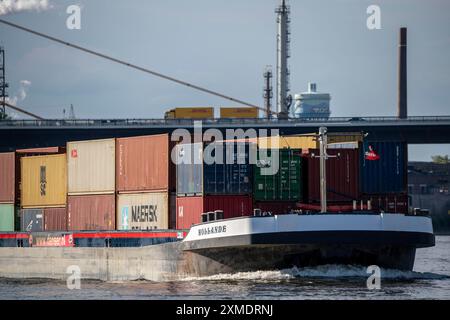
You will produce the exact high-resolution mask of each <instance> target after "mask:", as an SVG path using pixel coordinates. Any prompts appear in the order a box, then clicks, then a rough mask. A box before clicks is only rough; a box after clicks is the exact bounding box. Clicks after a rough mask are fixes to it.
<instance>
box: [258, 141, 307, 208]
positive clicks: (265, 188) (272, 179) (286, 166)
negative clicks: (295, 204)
mask: <svg viewBox="0 0 450 320" xmlns="http://www.w3.org/2000/svg"><path fill="white" fill-rule="evenodd" d="M267 156H268V158H267V159H265V158H264V156H263V155H261V154H260V153H258V161H257V164H256V165H255V168H254V183H255V185H254V199H255V201H301V200H302V194H303V189H302V162H303V161H302V157H301V150H300V149H280V150H279V170H278V172H276V173H275V174H272V175H262V174H261V171H262V168H264V167H266V168H267V167H268V166H270V165H271V164H270V163H271V161H270V157H271V151H270V150H267Z"/></svg>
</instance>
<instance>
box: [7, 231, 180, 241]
mask: <svg viewBox="0 0 450 320" xmlns="http://www.w3.org/2000/svg"><path fill="white" fill-rule="evenodd" d="M186 235H187V233H186V232H183V238H184V237H186ZM73 237H74V238H79V239H86V238H100V239H102V238H125V239H136V238H177V237H178V233H177V232H139V233H127V232H120V233H116V232H114V233H94V232H92V233H73ZM28 238H29V235H28V234H24V233H22V234H20V233H6V234H1V233H0V239H28Z"/></svg>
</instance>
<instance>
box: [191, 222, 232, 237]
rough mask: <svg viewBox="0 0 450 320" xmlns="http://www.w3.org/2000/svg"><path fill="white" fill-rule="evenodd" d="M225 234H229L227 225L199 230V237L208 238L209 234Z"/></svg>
mask: <svg viewBox="0 0 450 320" xmlns="http://www.w3.org/2000/svg"><path fill="white" fill-rule="evenodd" d="M225 232H227V226H226V225H223V226H216V227H208V228H201V229H198V235H199V236H206V235H208V234H217V233H225Z"/></svg>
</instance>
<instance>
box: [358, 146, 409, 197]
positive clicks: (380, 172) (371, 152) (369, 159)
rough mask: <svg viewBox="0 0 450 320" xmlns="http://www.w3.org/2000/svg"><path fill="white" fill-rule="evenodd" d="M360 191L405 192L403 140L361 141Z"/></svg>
mask: <svg viewBox="0 0 450 320" xmlns="http://www.w3.org/2000/svg"><path fill="white" fill-rule="evenodd" d="M360 167H361V193H363V194H382V193H405V192H406V191H407V190H406V189H407V154H406V148H405V143H404V142H372V141H366V142H364V143H363V148H362V152H361V153H360Z"/></svg>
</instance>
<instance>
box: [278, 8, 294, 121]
mask: <svg viewBox="0 0 450 320" xmlns="http://www.w3.org/2000/svg"><path fill="white" fill-rule="evenodd" d="M275 12H276V13H277V23H278V37H277V111H278V113H279V115H278V117H279V118H284V119H286V118H288V115H289V107H290V105H291V104H292V97H291V96H289V95H288V92H289V69H288V63H287V61H288V58H289V42H290V39H289V34H290V32H289V23H290V20H289V13H290V9H289V7H288V6H287V4H286V0H281V5H280V6H279V7H278V8H277V9H276V11H275Z"/></svg>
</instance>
